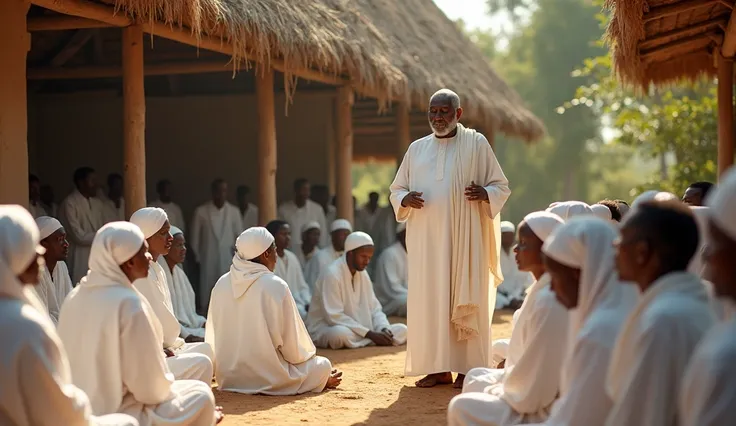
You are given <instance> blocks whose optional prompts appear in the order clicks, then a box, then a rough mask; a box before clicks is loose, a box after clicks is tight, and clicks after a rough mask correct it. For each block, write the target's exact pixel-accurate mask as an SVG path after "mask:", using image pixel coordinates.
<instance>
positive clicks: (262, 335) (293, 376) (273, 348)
mask: <svg viewBox="0 0 736 426" xmlns="http://www.w3.org/2000/svg"><path fill="white" fill-rule="evenodd" d="M248 264H249V269H250V271H249V273H248V275H247V277H245V278H243V277H237V275H236V276H234V275H233V272H229V273H227V274H225V275H223V276H222V278H220V280H219V281H217V284H216V285H215V288H214V289H213V290H212V303H211V304H210V310H209V314H208V315H207V317H208V321H209V323H208V325H207V338H206V339H207V342H208V343H210V344H211V345H212V347H213V348H214V349H215V357H216V362H215V365H216V366H217V374H216V376H217V383H218V386H219V388H220V390H225V391H232V392H241V393H246V394H266V395H296V394H301V393H305V392H321V391H322V390H323V389H324V387H325V385H326V384H327V380H328V379H329V377H330V372H331V371H332V364H331V363H330V361H329V360H328V359H327V358H324V357H321V356H317V355H316V349H315V347H314V344H313V343H312V341H311V339H310V338H309V333H307V330H306V328H305V327H304V323H303V322H302V320H301V318H300V317H299V312H298V311H297V308H296V305H295V304H294V298H293V297H292V295H291V292H290V291H289V286H288V285H287V284H286V283H285V282H284V280H282V279H281V278H279V277H277V276H276V275H275V274H273V273H271V272H270V271H269V270H268V269H267V268H266V267H265V266H262V265H258V264H256V263H252V262H248ZM234 277H237V278H234Z"/></svg>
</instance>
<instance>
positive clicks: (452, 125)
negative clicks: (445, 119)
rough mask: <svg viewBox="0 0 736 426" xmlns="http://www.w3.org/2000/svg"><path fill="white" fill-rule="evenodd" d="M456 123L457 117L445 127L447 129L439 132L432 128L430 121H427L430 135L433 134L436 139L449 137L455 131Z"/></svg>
mask: <svg viewBox="0 0 736 426" xmlns="http://www.w3.org/2000/svg"><path fill="white" fill-rule="evenodd" d="M457 123H458V120H457V117H455V118H454V119H453V120H452V121H451V122H450V123H449V124H448V125H447V128H445V130H442V131H440V130H437V129H435V128H434V126H433V125H432V121H431V120H430V121H429V128H430V129H432V133H434V135H435V136H437V137H438V138H444V137H445V136H447V135H449V134H450V133H452V132H453V130H455V129H456V128H457Z"/></svg>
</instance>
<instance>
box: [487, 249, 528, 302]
mask: <svg viewBox="0 0 736 426" xmlns="http://www.w3.org/2000/svg"><path fill="white" fill-rule="evenodd" d="M500 262H501V272H502V273H503V282H502V283H501V284H499V285H498V288H497V289H496V290H497V291H498V294H497V295H496V309H502V308H505V307H506V306H508V305H509V303H511V301H513V300H523V299H524V293H525V292H526V289H527V288H529V286H530V285H532V283H533V282H534V275H532V274H531V273H529V272H524V271H520V270H519V266H518V265H517V264H516V254H514V251H513V250H509V252H508V253H507V252H506V250H503V249H501V252H500Z"/></svg>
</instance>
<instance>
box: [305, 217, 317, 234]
mask: <svg viewBox="0 0 736 426" xmlns="http://www.w3.org/2000/svg"><path fill="white" fill-rule="evenodd" d="M310 229H320V230H321V229H322V227H320V226H319V222H317V221H316V220H313V221H311V222H307V223H305V224H304V226H302V234H303V233H305V232H307V231H309V230H310Z"/></svg>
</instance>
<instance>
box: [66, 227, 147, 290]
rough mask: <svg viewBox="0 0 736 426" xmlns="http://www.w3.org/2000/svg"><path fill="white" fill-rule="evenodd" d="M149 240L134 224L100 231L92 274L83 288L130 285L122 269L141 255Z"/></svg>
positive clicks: (91, 262)
mask: <svg viewBox="0 0 736 426" xmlns="http://www.w3.org/2000/svg"><path fill="white" fill-rule="evenodd" d="M145 239H146V238H145V236H144V235H143V232H141V229H140V228H139V227H138V226H136V225H134V224H132V223H130V222H110V223H108V224H107V225H105V226H103V227H102V228H100V229H99V231H97V234H95V238H94V240H92V248H91V249H90V254H89V271H88V272H87V275H86V276H85V277H84V278H82V280H81V281H80V282H79V285H96V284H103V283H108V284H109V283H117V284H128V285H130V280H128V277H127V276H126V275H125V273H123V270H122V269H120V265H122V264H123V263H125V262H127V261H128V260H130V259H131V258H133V256H135V255H136V253H138V252H139V251H140V249H141V247H142V246H143V242H144V241H145Z"/></svg>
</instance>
